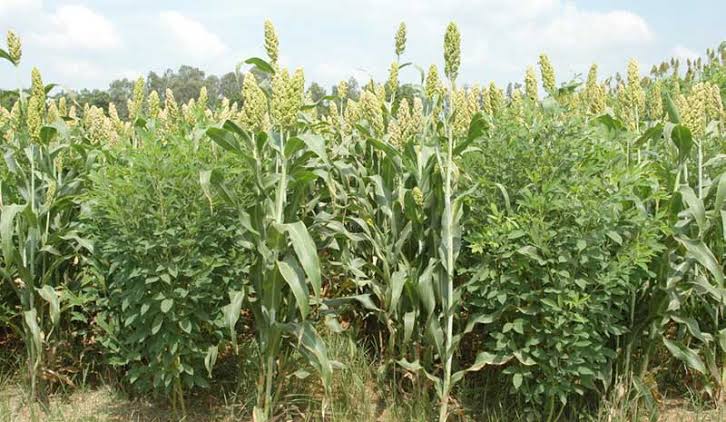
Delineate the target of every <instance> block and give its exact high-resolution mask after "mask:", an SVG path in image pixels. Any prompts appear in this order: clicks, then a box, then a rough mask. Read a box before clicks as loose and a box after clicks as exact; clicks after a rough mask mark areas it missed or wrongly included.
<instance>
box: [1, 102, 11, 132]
mask: <svg viewBox="0 0 726 422" xmlns="http://www.w3.org/2000/svg"><path fill="white" fill-rule="evenodd" d="M9 122H10V112H9V111H8V110H7V109H6V108H5V107H3V106H2V105H0V128H3V127H5V125H6V124H8V123H9Z"/></svg>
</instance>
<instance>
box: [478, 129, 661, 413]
mask: <svg viewBox="0 0 726 422" xmlns="http://www.w3.org/2000/svg"><path fill="white" fill-rule="evenodd" d="M578 124H579V123H577V122H571V123H568V124H560V125H559V126H554V125H549V126H546V127H540V128H536V129H532V132H531V133H528V134H527V136H521V137H516V136H515V137H513V138H509V137H508V136H499V137H495V138H493V139H489V140H487V142H486V143H484V144H483V145H482V146H481V147H482V152H481V154H480V156H479V157H477V158H474V159H473V161H472V162H471V164H472V165H475V164H478V165H479V168H480V169H481V172H480V173H479V174H481V176H480V178H479V179H478V181H479V182H481V185H482V186H495V185H494V183H507V186H511V187H516V188H517V190H506V189H501V190H500V189H494V190H491V189H490V190H489V191H484V193H483V194H481V195H479V196H477V197H476V199H474V200H473V204H472V208H473V209H476V210H480V211H479V212H478V213H476V214H474V215H473V216H472V218H471V219H470V225H469V234H468V236H467V241H468V249H469V251H470V253H471V256H470V258H471V260H472V261H471V268H470V271H471V275H472V278H471V280H470V281H469V285H468V287H467V291H468V294H469V298H468V300H467V302H468V304H469V306H470V309H469V311H470V312H471V313H472V317H471V319H470V328H473V327H477V328H475V329H476V330H477V332H478V334H479V335H481V336H483V338H484V340H483V342H484V350H486V351H489V352H490V353H494V354H496V355H498V356H499V357H501V358H502V359H511V360H510V361H509V363H508V365H507V366H506V367H505V369H503V373H504V374H506V375H507V376H508V377H509V378H510V379H511V384H512V386H513V389H514V390H515V391H516V392H517V393H518V394H519V395H521V397H522V398H523V399H524V400H525V401H527V402H529V403H530V405H531V408H532V409H536V410H543V409H546V410H547V411H552V410H553V409H555V408H556V407H557V406H558V405H555V403H556V401H561V402H562V404H563V405H564V403H566V402H567V400H568V399H569V398H570V397H571V396H573V395H574V394H584V393H585V391H586V390H588V389H594V388H596V382H597V381H598V380H600V381H602V382H603V383H608V382H609V380H610V377H609V374H608V373H609V366H610V364H611V363H612V362H613V359H614V358H615V356H616V350H615V347H614V346H615V339H616V338H617V337H618V336H620V335H622V334H624V333H625V332H626V331H627V329H628V323H629V321H630V304H631V299H632V297H633V295H634V294H635V292H636V291H637V289H638V287H639V285H640V284H641V283H643V282H644V280H645V279H647V278H648V277H649V276H650V273H649V271H648V263H649V262H650V260H651V259H652V257H653V256H654V254H656V253H657V251H658V250H659V249H660V245H659V244H658V241H657V239H658V235H659V228H658V226H657V224H656V222H655V219H653V218H652V217H651V216H650V215H649V213H648V212H647V211H646V209H645V207H644V206H643V202H642V201H641V196H647V195H651V194H652V193H651V192H652V189H651V186H652V184H653V180H654V179H653V176H652V174H650V170H649V169H648V168H645V167H630V168H628V167H626V166H624V165H620V164H619V163H621V162H622V161H623V160H624V157H622V156H621V154H620V152H619V151H620V148H619V146H618V145H616V144H614V143H610V142H609V141H608V140H607V139H601V138H600V136H599V134H598V133H597V132H595V131H593V130H591V129H588V128H586V127H584V128H580V130H579V133H580V135H579V136H578V137H576V138H575V137H573V136H570V135H569V134H570V133H572V132H571V129H572V127H571V126H573V125H578ZM568 126H570V127H568ZM575 143H576V145H575ZM502 160H506V161H502ZM487 163H492V164H487ZM501 163H507V164H509V163H514V164H513V165H512V166H511V167H507V166H503V165H500V164H501ZM492 170H496V171H492ZM470 174H471V173H470ZM487 192H488V193H487ZM476 323H481V325H475V324H476Z"/></svg>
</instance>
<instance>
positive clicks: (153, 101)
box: [146, 90, 161, 119]
mask: <svg viewBox="0 0 726 422" xmlns="http://www.w3.org/2000/svg"><path fill="white" fill-rule="evenodd" d="M146 101H147V107H148V113H149V117H151V118H152V119H157V118H158V117H159V112H160V111H161V100H160V99H159V93H158V92H156V91H155V90H154V91H151V92H150V93H149V98H148V99H147V100H146Z"/></svg>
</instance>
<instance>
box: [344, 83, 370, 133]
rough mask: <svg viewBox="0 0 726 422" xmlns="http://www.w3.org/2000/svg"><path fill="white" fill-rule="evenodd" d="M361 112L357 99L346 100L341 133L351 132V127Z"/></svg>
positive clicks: (359, 117) (356, 121)
mask: <svg viewBox="0 0 726 422" xmlns="http://www.w3.org/2000/svg"><path fill="white" fill-rule="evenodd" d="M364 93H365V92H364ZM361 114H362V113H361V107H360V104H359V103H358V102H357V101H353V100H348V101H347V102H346V104H345V111H343V123H344V126H343V133H345V134H346V135H350V134H351V133H352V132H353V128H354V127H355V125H356V124H357V123H358V121H359V120H360V119H361Z"/></svg>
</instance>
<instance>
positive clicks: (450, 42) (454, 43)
mask: <svg viewBox="0 0 726 422" xmlns="http://www.w3.org/2000/svg"><path fill="white" fill-rule="evenodd" d="M444 65H445V66H444V73H445V74H446V77H447V78H449V80H450V81H452V82H453V81H455V80H456V77H457V76H458V75H459V66H460V65H461V34H460V33H459V28H458V27H457V26H456V24H455V23H454V22H450V23H449V26H447V27H446V34H445V35H444Z"/></svg>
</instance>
